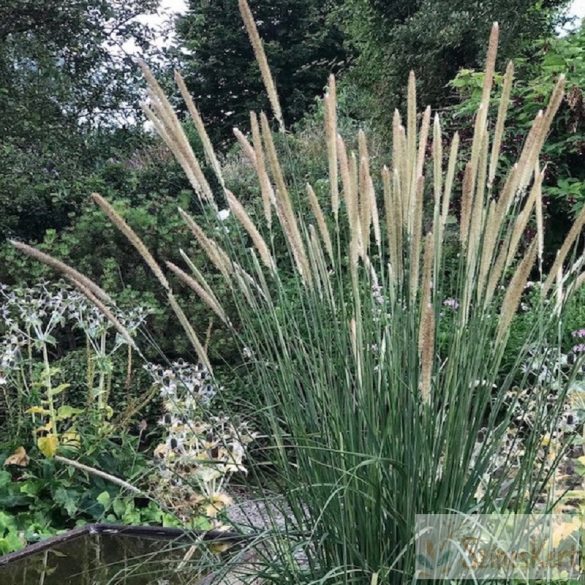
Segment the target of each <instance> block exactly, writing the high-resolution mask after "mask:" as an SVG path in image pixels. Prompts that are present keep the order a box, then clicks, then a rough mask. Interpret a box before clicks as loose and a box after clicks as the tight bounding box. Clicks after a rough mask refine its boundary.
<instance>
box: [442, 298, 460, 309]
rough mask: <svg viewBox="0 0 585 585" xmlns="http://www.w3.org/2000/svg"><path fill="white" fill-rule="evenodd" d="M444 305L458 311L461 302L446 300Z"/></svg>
mask: <svg viewBox="0 0 585 585" xmlns="http://www.w3.org/2000/svg"><path fill="white" fill-rule="evenodd" d="M443 305H444V306H445V307H449V308H450V309H453V310H454V311H456V310H457V309H458V308H459V301H458V300H457V299H445V300H444V301H443Z"/></svg>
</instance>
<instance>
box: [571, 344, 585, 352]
mask: <svg viewBox="0 0 585 585" xmlns="http://www.w3.org/2000/svg"><path fill="white" fill-rule="evenodd" d="M583 352H585V343H580V344H579V345H574V346H573V353H583Z"/></svg>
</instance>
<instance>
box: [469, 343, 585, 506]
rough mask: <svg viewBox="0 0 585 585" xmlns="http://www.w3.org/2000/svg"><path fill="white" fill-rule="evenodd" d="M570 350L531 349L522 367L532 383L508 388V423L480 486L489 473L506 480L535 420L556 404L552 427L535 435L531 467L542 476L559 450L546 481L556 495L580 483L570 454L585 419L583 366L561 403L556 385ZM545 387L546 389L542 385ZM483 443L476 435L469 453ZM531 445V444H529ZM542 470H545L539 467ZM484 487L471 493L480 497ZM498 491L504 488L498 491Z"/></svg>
mask: <svg viewBox="0 0 585 585" xmlns="http://www.w3.org/2000/svg"><path fill="white" fill-rule="evenodd" d="M570 358H571V355H570V354H562V353H558V352H556V353H553V352H550V353H547V352H542V351H541V352H537V351H530V352H529V359H528V361H527V363H526V364H525V367H524V373H525V374H526V375H527V376H528V379H529V380H531V381H532V382H533V383H534V387H527V388H524V389H523V390H519V389H516V388H513V389H511V390H510V391H509V392H508V396H507V403H508V404H509V409H511V413H512V417H513V418H512V424H511V426H510V428H508V429H507V430H506V435H505V440H504V442H503V445H502V449H501V450H500V451H499V452H498V453H496V454H495V455H494V456H493V457H491V460H490V466H489V469H487V470H486V472H485V474H484V486H487V485H488V484H489V481H490V479H491V478H493V477H503V474H504V473H507V474H508V475H507V477H506V481H505V482H504V485H509V484H510V483H511V481H512V479H513V476H514V474H515V472H516V470H519V469H520V468H521V465H522V457H523V456H524V454H525V453H526V450H527V449H528V445H527V438H528V437H530V436H531V432H532V429H533V428H534V425H535V423H536V422H537V421H538V420H541V419H542V417H543V416H545V414H546V413H548V412H551V411H553V410H554V409H560V411H559V415H558V422H557V425H556V427H555V428H551V429H550V432H549V433H547V434H546V435H545V436H543V437H541V438H540V443H539V445H538V446H537V451H536V463H537V465H536V466H535V469H534V473H535V474H539V473H541V474H542V477H545V475H546V473H547V472H548V470H550V469H551V466H552V465H553V463H555V461H556V459H557V458H558V456H559V453H561V452H562V453H563V454H564V457H563V458H562V459H561V460H560V464H559V467H558V471H557V473H555V474H551V475H550V480H549V484H548V486H547V487H549V488H550V487H554V489H555V493H556V494H557V495H561V494H563V493H565V492H566V491H567V490H568V489H570V490H574V489H580V485H581V481H582V478H581V476H580V475H579V474H577V473H575V464H574V460H575V459H578V458H579V457H581V456H583V454H584V451H583V441H582V435H583V430H584V425H585V379H584V376H583V370H581V372H577V376H576V377H574V378H573V379H572V382H571V385H570V387H569V390H568V392H567V394H566V396H565V399H564V401H563V402H562V403H560V402H559V401H560V400H561V396H560V395H559V391H560V389H561V387H562V384H561V383H560V381H561V379H562V378H563V377H564V378H565V379H566V377H567V376H568V372H569V370H570V369H571V359H570ZM543 388H545V389H546V392H545V391H543ZM482 448H483V440H479V441H478V442H477V443H476V445H475V449H474V458H475V457H477V456H478V455H479V453H480V452H481V450H482ZM530 448H533V447H530ZM543 470H544V471H543ZM483 495H484V493H483V487H482V488H480V489H479V490H478V493H477V494H476V497H477V498H478V499H481V498H482V497H483ZM500 495H501V496H502V497H503V496H504V495H505V494H500ZM543 501H544V496H543Z"/></svg>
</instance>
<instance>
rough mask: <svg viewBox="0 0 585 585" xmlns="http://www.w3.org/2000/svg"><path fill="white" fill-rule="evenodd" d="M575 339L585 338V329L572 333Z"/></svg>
mask: <svg viewBox="0 0 585 585" xmlns="http://www.w3.org/2000/svg"><path fill="white" fill-rule="evenodd" d="M571 335H572V336H573V337H585V328H584V329H577V331H573V333H571Z"/></svg>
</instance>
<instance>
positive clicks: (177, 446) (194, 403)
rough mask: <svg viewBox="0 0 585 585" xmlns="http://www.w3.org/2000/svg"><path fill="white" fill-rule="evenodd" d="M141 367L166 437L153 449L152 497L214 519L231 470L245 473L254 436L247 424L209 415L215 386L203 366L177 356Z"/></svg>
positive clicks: (223, 502) (225, 498) (225, 499)
mask: <svg viewBox="0 0 585 585" xmlns="http://www.w3.org/2000/svg"><path fill="white" fill-rule="evenodd" d="M145 369H146V370H147V371H148V372H149V373H150V375H151V376H152V378H153V380H154V383H155V384H156V385H157V386H158V388H159V392H160V396H161V398H162V399H163V405H164V410H165V413H164V415H163V416H162V418H161V419H160V421H159V424H160V425H161V426H162V427H163V428H164V432H165V434H164V441H163V442H162V443H160V444H159V445H158V446H157V447H156V449H155V452H154V454H155V457H156V459H157V460H158V462H159V468H160V473H159V477H157V478H156V479H155V485H154V489H155V493H156V497H157V498H158V499H162V500H163V501H164V502H165V504H166V505H167V506H169V507H171V508H173V509H174V510H175V511H176V512H177V513H179V514H181V515H183V516H184V517H186V518H188V517H189V516H191V515H193V513H195V512H197V513H199V514H201V513H203V514H205V515H207V516H208V517H211V518H214V517H215V516H216V515H217V514H218V512H220V511H221V510H222V509H223V508H225V507H226V506H227V505H229V503H230V498H229V497H228V496H227V495H226V494H224V493H223V489H224V487H225V484H226V482H227V480H228V479H229V477H230V476H231V474H232V473H235V472H243V473H246V468H245V466H244V465H243V461H244V458H245V454H246V446H247V445H248V444H249V443H250V442H251V441H252V440H253V434H252V433H250V432H249V430H248V428H247V425H246V424H245V423H235V422H234V421H232V420H230V419H229V418H228V417H226V416H222V415H219V416H218V415H210V414H207V412H208V407H209V406H210V403H211V401H212V400H213V398H214V396H215V395H216V393H217V390H216V388H215V387H214V386H213V384H212V383H211V377H210V375H209V372H208V371H207V370H206V368H205V367H204V366H202V365H201V364H189V363H187V362H185V361H183V360H179V361H177V362H174V363H172V364H170V366H169V367H162V366H157V365H154V364H148V365H146V366H145Z"/></svg>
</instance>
